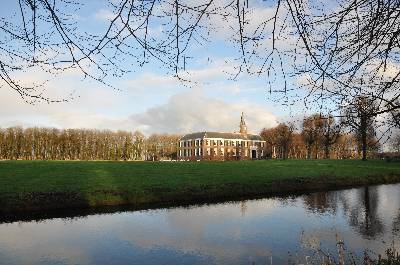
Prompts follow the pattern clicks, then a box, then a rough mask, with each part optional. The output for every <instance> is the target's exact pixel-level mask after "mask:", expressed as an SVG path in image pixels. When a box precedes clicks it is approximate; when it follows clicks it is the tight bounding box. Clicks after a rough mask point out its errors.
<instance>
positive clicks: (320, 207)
mask: <svg viewBox="0 0 400 265" xmlns="http://www.w3.org/2000/svg"><path fill="white" fill-rule="evenodd" d="M351 194H354V193H353V192H351ZM349 195H350V194H347V192H346V191H332V192H318V193H313V194H310V195H307V196H304V198H303V202H304V204H305V206H306V207H307V208H308V210H310V211H312V212H317V213H331V214H335V213H336V211H337V209H338V207H339V205H340V204H341V206H342V208H343V211H344V215H345V216H346V217H347V220H348V223H349V225H350V226H351V227H354V228H355V229H356V230H357V231H358V233H359V234H361V235H363V236H365V237H367V238H371V239H374V238H375V237H376V236H378V235H380V234H382V233H383V232H384V225H383V223H382V219H381V217H380V216H379V214H378V204H379V193H378V190H377V188H376V187H365V188H361V189H358V190H357V191H356V196H355V197H353V196H351V195H350V196H349ZM393 225H395V224H393ZM399 228H400V215H399V217H398V224H397V229H399Z"/></svg>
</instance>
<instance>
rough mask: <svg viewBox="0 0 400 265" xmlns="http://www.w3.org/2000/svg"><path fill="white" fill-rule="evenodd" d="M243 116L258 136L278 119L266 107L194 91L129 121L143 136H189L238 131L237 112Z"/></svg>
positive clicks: (150, 109)
mask: <svg viewBox="0 0 400 265" xmlns="http://www.w3.org/2000/svg"><path fill="white" fill-rule="evenodd" d="M242 111H243V112H244V113H245V115H246V120H247V126H248V128H249V131H251V132H253V133H258V132H259V131H260V130H261V129H262V128H264V127H272V126H275V125H276V124H277V118H276V116H274V115H273V114H272V113H271V112H269V111H268V110H267V109H266V108H265V107H263V106H259V105H255V104H251V103H247V102H239V103H237V102H235V103H230V102H226V101H223V100H220V99H215V98H211V97H207V96H206V95H205V94H204V92H203V90H202V89H199V88H194V89H191V90H189V91H185V92H182V93H178V94H175V95H174V96H172V97H171V98H170V99H169V100H168V102H167V103H165V104H163V105H159V106H156V107H152V108H149V109H148V110H147V111H145V112H144V113H140V114H135V115H132V116H131V117H130V121H131V122H132V123H133V124H134V126H133V127H136V128H138V129H140V130H142V131H143V132H144V133H146V134H149V133H155V132H166V133H189V132H194V131H227V132H233V131H237V130H238V125H239V118H240V113H241V112H242Z"/></svg>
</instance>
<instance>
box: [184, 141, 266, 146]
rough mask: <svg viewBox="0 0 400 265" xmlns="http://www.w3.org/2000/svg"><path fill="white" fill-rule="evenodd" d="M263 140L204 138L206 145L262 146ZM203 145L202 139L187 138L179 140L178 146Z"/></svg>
mask: <svg viewBox="0 0 400 265" xmlns="http://www.w3.org/2000/svg"><path fill="white" fill-rule="evenodd" d="M264 144H265V143H263V142H258V141H240V140H234V141H231V140H225V141H223V140H205V145H206V146H244V147H249V146H250V145H253V146H254V145H256V146H260V147H264ZM202 145H203V140H189V141H180V142H179V147H193V146H195V147H197V146H202Z"/></svg>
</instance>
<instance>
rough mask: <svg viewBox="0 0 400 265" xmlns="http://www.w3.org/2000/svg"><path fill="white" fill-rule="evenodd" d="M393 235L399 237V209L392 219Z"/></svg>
mask: <svg viewBox="0 0 400 265" xmlns="http://www.w3.org/2000/svg"><path fill="white" fill-rule="evenodd" d="M392 231H393V235H396V236H400V209H399V211H398V213H397V216H395V217H394V219H393V228H392Z"/></svg>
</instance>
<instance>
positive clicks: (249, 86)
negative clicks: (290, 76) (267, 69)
mask: <svg viewBox="0 0 400 265" xmlns="http://www.w3.org/2000/svg"><path fill="white" fill-rule="evenodd" d="M15 2H16V1H13V0H6V1H5V3H2V5H3V7H5V8H2V9H1V11H0V17H1V18H3V21H4V19H6V20H7V19H10V20H11V21H14V22H15V21H17V19H19V16H18V9H16V8H17V7H16V5H15ZM273 7H274V6H273V5H271V4H270V3H268V2H264V1H260V2H257V1H254V9H253V11H254V12H253V18H254V19H253V20H256V22H257V19H258V18H259V17H262V16H268V15H270V14H271V10H273ZM75 16H76V21H77V24H78V26H79V27H82V29H84V30H85V31H88V32H97V33H98V32H103V31H104V30H105V28H106V26H107V25H108V23H109V21H110V19H112V18H113V16H115V15H114V13H113V10H112V8H111V7H110V6H109V5H107V4H106V3H105V2H104V1H95V0H89V1H85V2H84V6H83V7H82V8H81V10H79V11H78V12H77V13H76V14H75ZM212 23H213V24H214V25H216V28H217V30H214V31H213V32H212V37H211V39H212V40H213V41H212V42H209V43H208V42H207V43H203V44H202V45H197V44H196V43H194V44H192V45H191V47H190V48H189V53H190V55H191V57H190V58H191V59H190V60H191V62H190V63H188V68H187V69H185V70H186V71H185V72H184V73H183V75H184V76H185V77H187V78H189V79H190V80H191V81H193V82H191V83H186V82H182V81H179V80H177V79H176V78H174V77H173V76H172V73H171V72H170V71H168V70H166V69H164V68H163V66H162V65H161V66H160V63H159V62H157V61H155V60H150V61H149V62H148V63H147V64H145V65H144V66H140V65H138V64H137V63H136V62H134V61H132V60H131V61H130V59H129V58H126V59H124V60H122V66H123V67H124V68H127V69H129V71H131V72H129V73H127V74H125V75H123V76H121V77H110V78H108V79H107V80H106V81H107V83H108V84H111V85H112V87H109V86H106V85H104V84H101V83H99V82H97V81H95V80H91V79H90V78H84V77H83V76H82V73H81V72H79V71H69V72H66V73H63V74H60V75H56V76H48V75H47V74H46V73H43V72H41V71H40V70H38V69H34V70H31V71H26V72H24V73H19V74H18V75H17V78H18V79H19V80H22V81H23V82H26V83H31V82H43V81H44V80H46V83H45V85H44V87H45V89H46V90H45V93H46V95H49V96H50V97H52V98H54V99H58V98H60V99H62V98H67V99H69V100H68V102H62V103H50V104H48V103H46V102H36V103H35V104H33V105H31V104H27V103H26V102H24V100H23V99H22V98H21V97H20V96H19V95H18V94H17V93H16V92H15V91H14V90H12V89H10V88H9V87H7V85H5V84H4V83H1V86H0V88H1V90H2V92H1V97H0V127H9V126H24V127H33V126H40V127H56V128H96V129H111V130H131V131H134V130H140V131H141V132H143V133H144V134H146V135H150V134H152V133H179V134H184V133H189V132H194V131H227V132H231V131H237V130H238V126H239V120H240V115H241V112H244V114H245V118H246V121H247V125H248V128H249V131H250V132H253V133H259V132H260V130H261V129H262V128H270V127H273V126H276V125H277V124H278V123H279V122H284V121H288V120H296V119H298V118H299V117H302V116H303V115H304V114H305V112H306V110H305V109H306V108H305V107H306V106H304V104H303V103H302V102H300V101H299V102H297V103H295V104H294V105H293V106H290V107H288V106H285V105H284V104H282V103H283V101H282V100H279V97H280V96H281V95H280V94H276V93H272V94H271V93H269V89H270V87H269V86H268V81H271V80H268V78H267V77H266V76H265V75H264V76H257V75H247V74H242V75H240V76H239V77H238V78H236V79H235V80H232V78H231V77H232V75H231V73H233V72H235V66H237V65H238V61H237V60H236V59H237V57H238V54H237V52H238V49H237V47H235V46H234V45H231V44H230V43H231V42H230V41H229V40H230V38H232V36H231V35H230V34H229V33H227V32H226V29H225V28H224V26H225V25H224V22H221V21H213V22H212ZM218 25H221V26H220V27H219V26H218ZM228 26H229V25H228ZM160 27H162V25H161V24H160V25H157V23H156V22H155V23H154V24H153V25H152V29H153V30H154V32H155V33H154V34H155V36H157V32H156V31H157V29H159V28H160ZM251 27H254V25H249V28H250V29H251ZM0 39H1V36H0ZM263 45H265V47H263V48H262V49H265V50H267V49H268V47H269V46H270V43H268V41H266V42H265V43H263ZM281 45H285V44H284V43H282V44H281ZM259 52H263V50H260V51H259ZM288 63H289V62H288ZM283 83H284V80H283V79H282V78H280V77H278V78H275V79H274V80H273V86H274V89H275V88H276V89H281V87H283ZM289 83H290V82H289ZM295 84H296V80H295V81H294V82H292V83H290V84H289V87H294V86H295Z"/></svg>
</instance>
